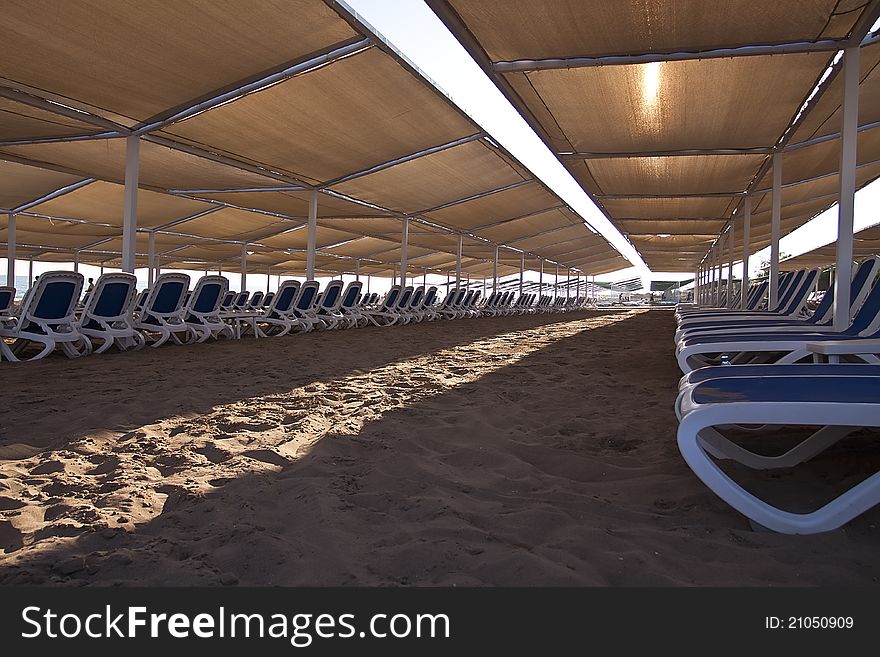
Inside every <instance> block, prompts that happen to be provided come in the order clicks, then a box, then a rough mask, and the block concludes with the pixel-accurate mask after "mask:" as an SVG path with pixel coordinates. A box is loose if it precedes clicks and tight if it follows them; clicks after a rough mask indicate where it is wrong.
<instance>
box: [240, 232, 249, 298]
mask: <svg viewBox="0 0 880 657" xmlns="http://www.w3.org/2000/svg"><path fill="white" fill-rule="evenodd" d="M247 255H248V254H247V244H246V243H245V244H242V245H241V290H240V291H241V292H244V291H246V290H247Z"/></svg>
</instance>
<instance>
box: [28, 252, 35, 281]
mask: <svg viewBox="0 0 880 657" xmlns="http://www.w3.org/2000/svg"><path fill="white" fill-rule="evenodd" d="M33 284H34V259H33V258H31V259H30V260H28V288H30V286H31V285H33Z"/></svg>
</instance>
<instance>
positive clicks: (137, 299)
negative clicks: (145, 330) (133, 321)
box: [134, 288, 150, 313]
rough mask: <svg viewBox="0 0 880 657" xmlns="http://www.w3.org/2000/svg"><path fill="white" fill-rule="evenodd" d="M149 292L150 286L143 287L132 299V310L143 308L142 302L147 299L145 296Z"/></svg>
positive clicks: (137, 311)
mask: <svg viewBox="0 0 880 657" xmlns="http://www.w3.org/2000/svg"><path fill="white" fill-rule="evenodd" d="M149 294H150V288H144V289H143V290H141V291H140V292H139V293H138V295H137V297H135V300H134V312H136V313H139V312H140V311H141V310H143V308H144V303H145V302H146V300H147V296H148V295H149Z"/></svg>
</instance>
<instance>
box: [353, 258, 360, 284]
mask: <svg viewBox="0 0 880 657" xmlns="http://www.w3.org/2000/svg"><path fill="white" fill-rule="evenodd" d="M354 280H355V281H360V280H361V259H360V258H357V259H356V260H355V261H354Z"/></svg>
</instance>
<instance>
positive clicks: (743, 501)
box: [678, 411, 880, 534]
mask: <svg viewBox="0 0 880 657" xmlns="http://www.w3.org/2000/svg"><path fill="white" fill-rule="evenodd" d="M701 416H702V414H701V413H699V412H698V411H695V412H692V413H690V414H689V415H688V416H687V417H686V418H685V419H684V420H683V421H682V422H681V424H680V425H679V429H678V448H679V450H680V451H681V454H682V456H683V457H684V459H685V461H686V462H687V464H688V466H690V468H691V470H693V471H694V474H696V475H697V477H699V478H700V480H702V482H703V483H704V484H706V485H707V486H708V487H709V488H710V489H711V490H712V492H714V493H715V494H716V495H718V496H719V497H720V498H721V499H723V500H724V501H725V502H727V503H728V504H730V506H732V507H733V508H734V509H736V510H737V511H739V512H740V513H742V514H743V515H745V516H746V517H748V518H749V519H751V520H752V521H754V522H756V523H758V524H759V525H762V526H763V527H766V528H768V529H771V530H773V531H777V532H781V533H784V534H815V533H819V532H824V531H830V530H832V529H836V528H838V527H840V526H841V525H843V524H844V523H846V522H847V521H849V520H851V519H852V518H855V517H856V516H858V515H859V514H861V513H864V512H865V511H867V510H868V509H870V508H871V507H872V506H874V505H876V504H877V503H878V502H880V472H878V473H875V474H873V475H872V476H871V477H868V478H867V479H865V480H864V481H862V482H861V483H860V484H858V485H856V486H854V487H853V488H851V489H849V490H848V491H847V492H846V493H844V494H842V495H840V496H838V497H837V498H835V499H834V500H833V501H831V502H829V503H828V504H826V505H825V506H823V507H821V508H819V509H817V510H816V511H813V512H810V513H791V512H788V511H783V510H782V509H779V508H777V507H774V506H772V505H770V504H767V503H766V502H764V501H763V500H760V499H759V498H757V497H755V496H754V495H752V494H751V493H749V492H748V491H746V490H745V489H744V488H742V486H740V485H739V484H737V483H736V482H735V481H733V480H732V479H731V478H730V477H728V476H727V475H726V474H725V473H724V472H723V471H722V470H721V468H719V467H718V465H717V464H715V462H714V461H712V459H710V458H709V456H708V455H707V453H706V451H705V449H704V447H703V443H702V441H701V439H700V434H701V433H702V431H703V430H704V429H705V428H706V427H704V426H702V417H701Z"/></svg>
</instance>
